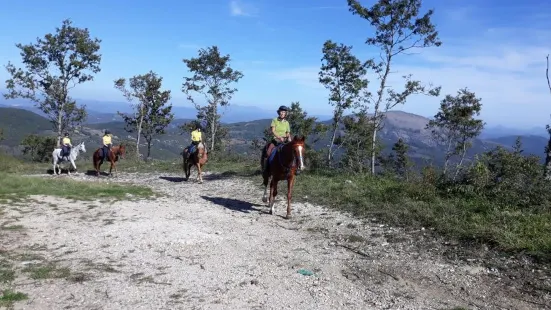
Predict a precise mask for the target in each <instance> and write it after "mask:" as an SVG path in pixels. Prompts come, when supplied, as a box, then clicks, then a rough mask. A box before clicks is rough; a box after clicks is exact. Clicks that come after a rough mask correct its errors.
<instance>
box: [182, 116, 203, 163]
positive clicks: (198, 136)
mask: <svg viewBox="0 0 551 310" xmlns="http://www.w3.org/2000/svg"><path fill="white" fill-rule="evenodd" d="M202 142H203V134H202V132H201V126H200V125H199V123H198V122H195V123H194V125H193V131H192V132H191V145H189V146H188V147H186V148H185V149H184V153H186V156H188V157H189V155H190V154H191V153H192V152H189V149H190V148H193V147H194V146H195V147H196V146H197V145H199V143H202ZM193 151H195V149H194V150H193Z"/></svg>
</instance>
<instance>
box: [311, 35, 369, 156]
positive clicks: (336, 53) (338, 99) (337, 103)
mask: <svg viewBox="0 0 551 310" xmlns="http://www.w3.org/2000/svg"><path fill="white" fill-rule="evenodd" d="M351 49H352V47H351V46H346V45H344V44H337V43H334V42H333V41H331V40H327V41H326V42H325V43H324V44H323V48H322V53H323V58H322V59H321V60H322V66H321V70H320V72H319V82H320V83H321V84H323V85H324V86H325V88H327V89H328V90H329V92H330V95H329V104H330V105H332V106H333V107H334V109H333V123H332V127H331V131H332V134H331V140H330V142H329V148H328V150H327V162H328V163H329V164H331V161H332V158H333V156H334V152H335V150H334V146H335V140H336V139H337V131H338V130H339V126H340V124H341V122H342V118H343V115H344V112H345V111H346V110H348V109H350V108H357V107H358V106H359V105H360V104H361V100H362V96H361V94H360V92H361V91H362V90H363V89H366V88H367V85H368V81H367V79H366V78H365V75H366V73H367V70H366V66H367V64H362V63H361V62H360V61H359V60H358V58H356V56H354V55H352V53H351Z"/></svg>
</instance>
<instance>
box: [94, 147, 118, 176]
mask: <svg viewBox="0 0 551 310" xmlns="http://www.w3.org/2000/svg"><path fill="white" fill-rule="evenodd" d="M102 149H103V148H102V147H100V148H98V149H97V150H96V151H95V152H94V155H92V160H93V162H94V168H95V169H96V176H99V168H100V166H101V164H103V157H102V156H101V155H100V152H103V150H102ZM125 153H126V149H125V147H124V145H123V144H121V145H117V146H113V147H111V152H109V154H107V156H105V157H106V159H107V160H109V162H110V163H111V167H110V168H109V175H112V174H111V171H112V170H113V167H115V175H117V166H116V165H115V162H117V161H118V160H119V156H120V157H121V158H123V159H124V154H125Z"/></svg>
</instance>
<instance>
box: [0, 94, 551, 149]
mask: <svg viewBox="0 0 551 310" xmlns="http://www.w3.org/2000/svg"><path fill="white" fill-rule="evenodd" d="M78 103H79V104H84V105H86V110H87V111H88V119H87V123H88V124H99V123H106V122H113V121H121V120H122V119H121V117H120V116H119V115H118V114H117V111H120V112H123V113H130V112H132V109H131V107H130V104H129V103H127V102H114V101H98V100H89V99H78ZM0 107H14V108H19V109H24V110H29V111H32V112H34V113H36V114H38V115H42V116H44V114H43V113H42V111H40V110H39V109H38V108H36V107H35V106H34V103H32V102H30V101H28V100H23V99H14V100H6V99H4V98H3V97H1V96H0ZM172 110H173V111H174V115H175V118H181V119H194V118H195V117H196V114H197V111H196V110H195V108H193V107H191V106H189V107H185V106H176V105H175V106H173V108H172ZM274 110H275V108H273V109H266V108H260V107H257V106H243V105H235V104H232V105H230V106H228V107H227V108H222V109H221V112H223V113H224V114H223V115H222V122H223V123H226V124H230V123H237V122H249V121H254V120H258V119H264V118H273V117H275V116H276V113H275V111H274ZM309 116H314V117H317V118H318V121H328V120H330V119H331V118H332V116H331V115H316V114H312V115H309ZM423 118H424V119H426V118H425V117H423ZM517 135H520V136H530V135H533V136H541V137H547V131H546V130H545V127H543V126H540V127H537V126H535V127H532V128H513V127H506V126H502V125H498V126H488V127H486V128H485V129H484V131H483V132H482V134H481V135H480V138H481V139H494V138H500V137H506V136H517Z"/></svg>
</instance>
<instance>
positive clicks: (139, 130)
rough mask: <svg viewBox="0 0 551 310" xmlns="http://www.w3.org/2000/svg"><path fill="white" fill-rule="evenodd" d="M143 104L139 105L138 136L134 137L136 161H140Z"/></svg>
mask: <svg viewBox="0 0 551 310" xmlns="http://www.w3.org/2000/svg"><path fill="white" fill-rule="evenodd" d="M143 116H144V115H143V103H140V121H139V122H138V128H137V131H138V136H137V137H136V159H137V160H140V136H141V134H142V126H143ZM148 156H149V155H148Z"/></svg>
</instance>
